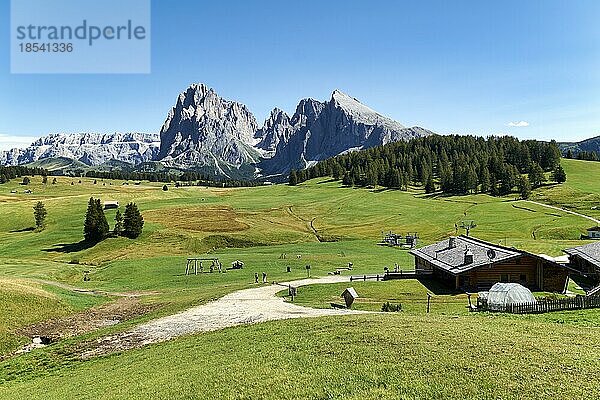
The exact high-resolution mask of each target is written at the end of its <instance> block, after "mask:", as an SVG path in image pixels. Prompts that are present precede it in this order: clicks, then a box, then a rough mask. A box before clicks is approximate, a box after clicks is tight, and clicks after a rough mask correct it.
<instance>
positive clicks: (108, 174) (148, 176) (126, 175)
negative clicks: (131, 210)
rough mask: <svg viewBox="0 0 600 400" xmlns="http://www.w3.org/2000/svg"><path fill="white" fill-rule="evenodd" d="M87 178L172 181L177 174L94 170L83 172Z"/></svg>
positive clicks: (175, 178)
mask: <svg viewBox="0 0 600 400" xmlns="http://www.w3.org/2000/svg"><path fill="white" fill-rule="evenodd" d="M85 176H86V177H88V178H97V179H109V180H122V181H150V182H172V181H176V180H177V178H178V175H176V174H171V173H166V172H136V171H94V170H90V171H87V172H86V173H85Z"/></svg>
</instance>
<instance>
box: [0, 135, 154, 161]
mask: <svg viewBox="0 0 600 400" xmlns="http://www.w3.org/2000/svg"><path fill="white" fill-rule="evenodd" d="M158 150H159V136H158V135H157V134H152V133H110V134H102V133H73V134H62V133H55V134H50V135H48V136H44V137H42V138H40V139H38V140H36V141H35V142H33V143H32V144H31V145H30V146H29V147H26V148H24V149H12V150H8V151H3V152H0V165H20V164H27V163H31V162H34V161H38V160H42V159H47V158H59V157H64V158H70V159H73V160H77V161H79V162H82V163H84V164H86V165H89V166H97V165H100V164H103V163H105V162H107V161H109V160H113V159H114V160H119V161H124V162H127V163H130V164H139V163H142V162H146V161H150V160H153V159H154V158H156V156H157V155H158Z"/></svg>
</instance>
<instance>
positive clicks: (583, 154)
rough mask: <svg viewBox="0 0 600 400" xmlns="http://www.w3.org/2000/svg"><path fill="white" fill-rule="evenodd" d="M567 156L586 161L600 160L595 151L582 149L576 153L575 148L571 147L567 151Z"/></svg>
mask: <svg viewBox="0 0 600 400" xmlns="http://www.w3.org/2000/svg"><path fill="white" fill-rule="evenodd" d="M565 158H569V159H578V160H585V161H600V156H599V155H598V153H597V152H595V151H580V152H577V153H574V152H573V150H571V149H569V150H567V152H566V153H565Z"/></svg>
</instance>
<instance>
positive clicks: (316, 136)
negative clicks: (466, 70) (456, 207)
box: [0, 84, 433, 179]
mask: <svg viewBox="0 0 600 400" xmlns="http://www.w3.org/2000/svg"><path fill="white" fill-rule="evenodd" d="M431 134H433V132H431V131H428V130H426V129H423V128H421V127H411V128H407V127H404V126H403V125H401V124H400V123H398V122H396V121H394V120H392V119H390V118H387V117H385V116H383V115H381V114H379V113H377V112H376V111H374V110H372V109H371V108H369V107H367V106H365V105H363V104H362V103H361V102H360V101H358V100H357V99H355V98H353V97H351V96H348V95H346V94H344V93H342V92H340V91H339V90H335V91H334V92H333V93H332V95H331V98H330V99H329V100H328V101H317V100H314V99H310V98H308V99H303V100H301V101H300V103H299V104H298V106H297V107H296V110H295V112H294V114H293V115H291V116H290V115H288V114H287V113H285V112H284V111H282V110H280V109H279V108H275V109H273V111H272V112H271V114H270V115H269V117H268V118H267V119H266V121H265V122H264V123H263V125H262V126H259V125H258V123H257V121H256V118H255V117H254V115H253V114H252V113H251V112H250V110H249V109H248V108H247V107H246V106H245V105H243V104H241V103H238V102H235V101H231V100H227V99H223V98H221V97H220V96H219V95H218V94H217V93H216V92H215V91H214V90H213V89H211V88H209V87H208V86H206V85H204V84H193V85H191V86H189V87H188V88H187V89H186V90H185V91H184V92H183V93H181V94H180V95H179V96H178V97H177V99H176V101H175V105H174V106H173V107H172V108H171V110H170V111H169V113H168V115H167V118H166V119H165V122H164V124H163V126H162V128H161V129H160V133H158V134H152V133H114V134H95V133H81V134H51V135H48V136H45V137H43V138H41V139H38V140H37V141H35V142H34V143H32V144H31V146H29V147H27V148H25V149H12V150H9V151H5V152H0V164H2V165H19V164H27V163H32V162H36V161H39V160H44V159H51V158H63V159H65V158H66V159H73V160H76V161H78V162H80V163H83V164H85V165H88V166H98V165H101V164H105V163H107V162H109V161H111V160H116V161H121V162H125V163H128V164H131V165H138V164H142V163H146V162H148V161H158V162H160V163H161V164H162V165H164V166H165V167H168V168H177V169H181V170H198V171H202V172H203V173H205V174H207V175H211V176H218V177H230V178H246V179H248V178H255V177H260V176H263V177H264V176H272V175H285V174H287V173H288V172H289V171H290V170H291V169H302V168H306V167H308V166H310V165H313V164H314V163H316V162H318V161H320V160H324V159H327V158H330V157H333V156H336V155H338V154H343V153H346V152H349V151H356V150H361V149H366V148H370V147H374V146H378V145H382V144H386V143H390V142H396V141H401V140H410V139H412V138H415V137H422V136H428V135H431Z"/></svg>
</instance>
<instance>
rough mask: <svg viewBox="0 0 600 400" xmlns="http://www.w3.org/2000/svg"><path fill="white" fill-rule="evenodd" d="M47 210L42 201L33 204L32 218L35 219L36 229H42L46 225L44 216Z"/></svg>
mask: <svg viewBox="0 0 600 400" xmlns="http://www.w3.org/2000/svg"><path fill="white" fill-rule="evenodd" d="M47 215H48V212H47V211H46V207H45V206H44V203H42V202H41V201H38V202H37V203H35V206H33V218H34V219H35V228H36V229H37V230H42V229H44V227H45V226H46V216H47Z"/></svg>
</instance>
